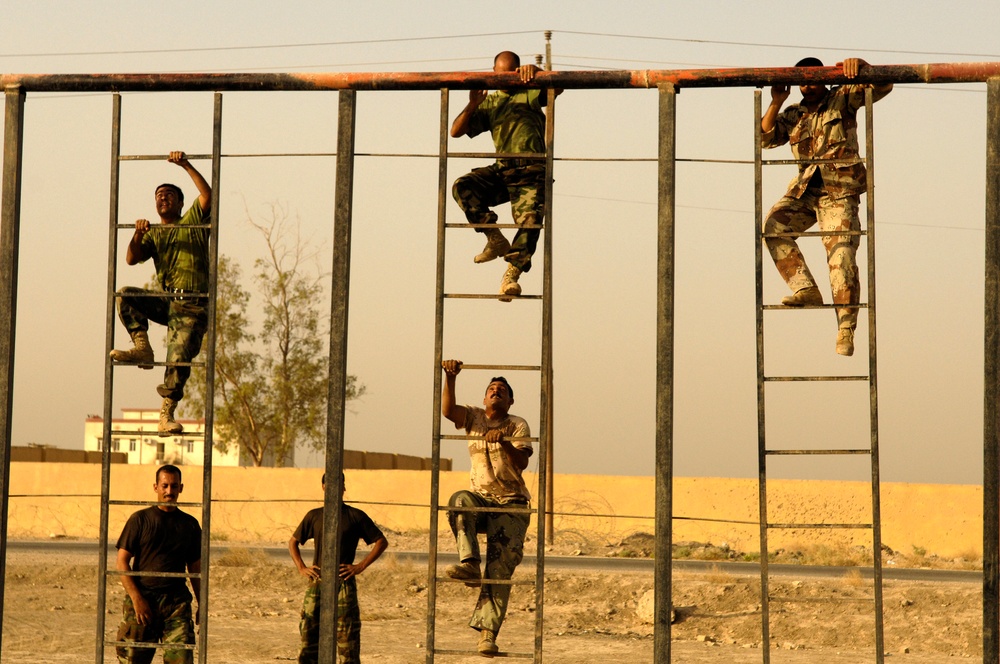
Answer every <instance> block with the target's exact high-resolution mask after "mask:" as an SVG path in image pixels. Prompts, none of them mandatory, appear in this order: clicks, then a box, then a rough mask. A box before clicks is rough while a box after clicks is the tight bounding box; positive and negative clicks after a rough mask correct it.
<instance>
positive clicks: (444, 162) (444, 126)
mask: <svg viewBox="0 0 1000 664" xmlns="http://www.w3.org/2000/svg"><path fill="white" fill-rule="evenodd" d="M447 217H448V90H447V89H443V90H441V108H440V114H439V119H438V207H437V254H436V258H437V266H436V272H435V275H436V276H435V285H434V293H435V297H434V366H433V367H431V371H432V372H433V376H434V378H433V384H434V397H433V399H432V402H433V408H434V412H433V413H431V422H432V423H433V424H432V426H433V431H432V432H431V497H430V504H431V509H430V519H431V521H430V528H429V530H428V538H429V541H428V549H427V643H426V650H427V654H426V658H427V663H428V664H433V662H434V653H435V652H436V648H435V629H434V626H435V622H436V620H437V555H438V550H437V545H438V519H439V517H438V512H439V511H440V509H441V495H440V494H441V361H442V360H443V359H444V357H443V354H444V298H445V295H444V261H445V248H446V246H447V243H446V242H445V228H446V226H447V224H445V220H446V219H447ZM468 366H470V367H471V366H479V365H468Z"/></svg>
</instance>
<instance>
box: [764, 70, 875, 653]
mask: <svg viewBox="0 0 1000 664" xmlns="http://www.w3.org/2000/svg"><path fill="white" fill-rule="evenodd" d="M872 103H873V100H872V90H871V89H870V88H869V89H867V90H866V92H865V138H866V141H865V143H866V145H865V155H864V157H861V158H860V159H858V161H859V162H860V163H864V164H865V166H866V168H867V170H868V178H867V181H868V188H867V201H866V220H865V224H864V228H863V229H862V230H861V231H852V232H845V231H835V232H824V231H810V232H804V233H794V234H791V235H794V237H805V236H820V237H822V236H825V235H833V234H836V235H850V234H853V235H859V236H862V237H864V238H866V246H867V263H868V270H867V272H868V284H867V285H868V302H867V303H861V304H859V305H855V306H856V307H857V308H858V309H867V312H868V345H867V348H868V374H867V375H859V376H847V375H836V376H777V375H766V374H765V370H764V312H765V311H772V310H789V309H790V307H785V306H782V305H774V304H764V295H763V290H764V289H763V244H764V242H763V240H764V238H765V237H780V236H783V235H779V234H775V235H770V236H769V235H766V234H765V233H764V232H763V193H762V167H763V166H764V165H775V164H799V163H803V162H804V161H806V160H794V159H793V160H767V161H764V160H763V159H762V156H761V146H760V139H761V126H760V123H761V91H760V90H755V91H754V123H755V124H754V127H755V129H754V138H755V141H754V176H755V184H756V201H755V218H756V235H755V237H756V273H757V306H756V311H757V426H758V430H757V452H758V470H759V491H760V496H759V498H760V580H761V593H760V594H761V623H762V625H761V648H762V654H763V661H764V664H769V662H770V661H771V658H770V640H771V637H770V603H771V601H776V600H778V599H779V598H776V597H772V595H771V594H770V591H769V587H768V532H769V531H771V530H779V529H792V528H794V529H800V530H801V529H870V530H871V534H872V564H873V586H874V588H873V590H874V596H873V597H872V601H873V605H874V618H875V624H874V627H875V661H876V662H879V663H880V664H881V663H882V662H883V661H884V658H885V643H884V636H883V611H882V529H881V517H880V499H879V448H878V389H877V366H878V363H877V357H876V343H875V341H876V337H875V187H874V182H875V175H874V133H873V114H872ZM839 161H843V160H839ZM810 163H811V160H810ZM805 308H806V309H834V308H845V307H844V305H832V304H831V305H826V304H824V305H822V306H813V307H805ZM813 381H822V382H828V383H830V382H838V381H858V382H867V383H868V391H869V404H870V410H869V422H870V432H871V440H870V444H869V445H868V446H867V447H860V446H858V447H853V448H848V449H815V448H814V449H794V450H793V449H781V450H776V449H769V448H768V447H767V443H766V440H765V438H766V436H765V410H766V408H765V406H766V401H765V396H766V394H765V393H766V389H765V388H766V385H767V384H768V383H775V382H813ZM806 455H808V456H813V455H863V456H868V457H869V458H870V461H871V503H872V520H871V523H775V522H771V521H770V520H769V518H768V497H767V469H768V460H769V459H770V458H771V457H774V456H806Z"/></svg>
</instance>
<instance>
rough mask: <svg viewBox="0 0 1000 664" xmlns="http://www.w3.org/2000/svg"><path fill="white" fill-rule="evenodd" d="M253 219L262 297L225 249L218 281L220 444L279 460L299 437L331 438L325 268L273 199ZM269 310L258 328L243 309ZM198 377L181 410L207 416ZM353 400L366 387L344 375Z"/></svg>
mask: <svg viewBox="0 0 1000 664" xmlns="http://www.w3.org/2000/svg"><path fill="white" fill-rule="evenodd" d="M247 218H248V221H249V224H250V226H251V227H252V228H253V229H254V230H256V231H257V232H258V233H259V234H260V237H261V238H262V239H263V241H264V257H262V258H258V259H257V260H256V261H255V262H254V275H253V283H254V285H255V286H256V293H255V294H256V296H257V297H256V298H253V297H251V294H250V293H249V292H248V291H247V290H245V289H244V288H243V287H242V285H241V282H242V279H241V276H242V275H241V270H240V266H239V265H238V264H236V263H235V262H234V261H233V260H232V259H230V258H228V257H226V256H220V258H219V264H218V279H217V286H216V332H215V427H216V431H217V433H218V440H216V441H215V446H216V448H218V449H219V450H220V451H222V452H226V451H228V448H229V446H230V445H238V446H239V449H240V454H241V455H242V456H244V457H245V458H248V459H249V460H250V461H252V462H253V464H254V465H255V466H260V465H272V464H273V465H276V466H283V465H285V463H286V461H287V460H288V459H289V458H290V457H291V454H292V452H293V451H294V449H295V447H296V446H297V445H300V444H304V445H306V446H310V447H312V448H314V449H322V448H323V446H324V445H325V443H326V411H327V408H326V402H327V390H328V384H329V376H328V361H329V356H328V354H327V351H326V343H327V338H328V337H327V336H326V334H325V330H326V329H328V326H326V325H324V323H325V322H326V320H327V316H325V315H324V314H323V313H321V311H320V309H321V303H322V302H323V300H324V298H323V285H322V284H323V279H324V275H323V273H322V271H321V270H320V269H319V267H318V260H317V255H316V252H315V251H314V250H310V249H308V248H307V247H306V245H305V243H304V242H303V241H302V238H301V236H300V235H299V223H298V221H297V220H296V221H295V222H294V223H293V222H290V221H289V218H288V210H287V208H286V207H284V206H282V205H279V204H272V205H271V208H270V211H269V213H268V214H266V215H264V218H262V219H254V218H253V217H252V216H251V215H250V214H249V212H248V214H247ZM251 305H252V306H253V310H254V311H259V312H260V313H261V314H262V315H263V320H262V321H259V322H258V325H257V327H258V329H259V332H257V333H254V331H253V330H254V327H255V326H254V323H253V321H251V320H250V318H249V317H248V315H247V311H248V309H249V307H250V306H251ZM200 378H201V379H200V380H196V379H195V377H194V376H192V380H191V381H190V383H189V385H190V390H189V393H190V394H189V395H188V396H187V397H186V398H185V400H184V401H183V402H182V403H183V404H184V410H185V413H187V414H190V415H195V416H197V417H200V416H201V415H202V414H203V413H204V404H205V381H204V376H203V375H202V376H201V377H200ZM347 386H348V393H347V398H348V399H349V400H351V399H356V398H358V397H360V396H361V395H362V394H364V391H365V388H364V386H363V385H361V384H360V383H358V381H357V377H356V376H348V382H347Z"/></svg>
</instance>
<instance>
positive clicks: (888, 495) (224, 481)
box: [9, 463, 982, 557]
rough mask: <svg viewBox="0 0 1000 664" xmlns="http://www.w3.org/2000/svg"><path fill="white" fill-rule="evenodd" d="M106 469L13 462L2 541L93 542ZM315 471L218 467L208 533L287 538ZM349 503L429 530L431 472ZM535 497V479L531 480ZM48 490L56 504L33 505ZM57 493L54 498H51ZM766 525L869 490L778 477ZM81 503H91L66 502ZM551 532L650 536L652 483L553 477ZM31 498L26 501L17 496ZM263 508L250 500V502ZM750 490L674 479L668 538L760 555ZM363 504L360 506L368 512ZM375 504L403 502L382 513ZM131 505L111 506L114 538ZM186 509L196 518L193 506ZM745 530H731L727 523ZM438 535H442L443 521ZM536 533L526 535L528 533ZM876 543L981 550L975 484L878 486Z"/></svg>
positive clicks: (129, 474)
mask: <svg viewBox="0 0 1000 664" xmlns="http://www.w3.org/2000/svg"><path fill="white" fill-rule="evenodd" d="M154 470H155V466H134V465H114V466H112V468H111V498H112V499H116V500H143V499H149V500H154V499H155V495H154V494H153V480H154V478H153V472H154ZM100 472H101V468H100V466H99V465H93V464H75V463H13V464H11V489H10V493H11V500H10V504H9V524H10V525H9V537H10V538H12V539H18V538H21V539H23V538H46V537H49V536H52V535H57V536H69V537H79V538H87V539H96V538H97V536H98V527H99V526H98V524H99V518H98V517H99V497H98V495H99V493H100V485H101V484H100V482H101V476H100ZM322 474H323V471H322V469H302V468H216V469H215V470H214V472H213V478H212V486H213V492H214V494H215V495H214V502H213V504H212V537H213V539H215V540H222V541H237V542H273V543H283V542H286V541H287V540H288V537H289V536H290V535H291V533H292V531H293V530H294V528H295V526H296V525H297V524H298V522H299V520H300V519H301V518H302V515H303V514H305V512H306V511H307V510H309V509H311V508H313V507H316V506H318V505H320V504H321V503H322V498H323V494H322V490H321V488H320V477H321V476H322ZM345 475H346V478H347V494H346V499H347V500H348V501H357V502H358V503H359V504H358V506H359V507H361V508H362V509H364V510H365V511H366V512H368V513H369V514H370V515H371V516H372V518H373V519H375V521H376V522H378V523H379V525H380V526H382V527H383V528H387V529H389V530H390V531H410V532H412V531H424V532H426V531H427V530H428V527H429V516H428V509H427V504H428V502H429V500H430V474H429V473H428V472H426V471H422V470H347V471H346V472H345ZM183 479H184V487H185V488H184V494H183V496H182V498H183V499H184V500H186V501H190V502H197V501H200V500H201V497H202V496H201V493H202V491H201V489H202V474H201V468H199V467H190V468H185V469H184V478H183ZM526 479H527V480H528V483H529V486H530V487H531V488H532V493H533V495H537V486H536V485H535V484H536V478H535V476H534V475H531V474H528V475H527V476H526ZM468 482H469V480H468V473H467V472H464V471H463V472H457V471H456V472H442V473H441V486H440V496H441V501H442V502H446V501H447V498H448V496H449V495H451V493H452V492H454V491H457V490H459V489H465V488H468ZM37 494H47V495H49V496H52V497H35V496H36V495H37ZM53 494H55V495H54V496H53ZM768 494H769V505H770V508H769V509H770V512H771V513H770V515H769V517H770V520H771V521H772V522H796V523H802V522H806V523H814V522H815V523H867V522H869V521H870V519H871V516H870V512H871V508H870V504H871V497H870V488H869V486H868V485H867V484H866V483H864V482H822V481H801V480H773V481H771V482H769V483H768ZM67 495H69V496H80V495H85V496H87V497H66V496H67ZM555 495H556V512H557V513H559V512H565V513H568V514H569V515H561V516H558V517H557V518H556V522H555V524H556V530H557V534H558V533H563V534H565V535H566V536H575V537H583V538H586V541H589V542H598V543H616V542H618V541H620V540H621V539H623V538H625V537H627V536H628V535H630V534H633V533H636V532H646V533H651V532H653V520H652V519H651V518H644V517H650V516H652V510H653V504H654V502H653V480H652V478H651V477H613V476H595V475H557V476H556V478H555ZM21 496H30V497H21ZM251 500H252V501H267V502H250V501H251ZM757 501H758V494H757V482H756V480H750V479H724V478H684V477H682V478H675V480H674V509H675V521H674V541H675V542H684V541H697V542H711V543H713V544H721V543H723V542H725V543H728V544H729V545H730V546H732V547H734V548H737V549H739V550H741V551H756V550H757V549H758V548H759V547H758V541H757V538H758V526H757ZM365 503H367V504H365ZM372 503H409V504H411V505H412V506H395V505H393V506H389V505H380V504H372ZM135 509H137V508H135V507H134V506H127V507H112V508H111V513H110V525H109V532H110V533H111V538H112V539H115V538H116V537H117V535H118V533H119V532H120V530H121V528H122V526H123V525H124V522H125V519H126V518H127V517H128V515H129V514H130V513H131V512H132V511H134V510H135ZM188 511H191V512H193V513H194V514H195V515H200V508H198V507H194V508H190V509H189V510H188ZM734 521H735V522H744V523H732V522H734ZM439 527H440V528H447V525H446V523H445V521H444V517H443V516H441V517H440V521H439ZM532 532H533V531H532ZM882 539H883V542H884V544H885V545H887V546H889V547H891V548H893V549H896V550H900V551H904V552H906V553H910V552H911V550H912V549H913V548H914V547H918V548H921V549H925V550H926V551H927V553H928V554H931V553H934V554H938V555H941V556H945V557H958V556H962V557H978V556H979V555H981V552H982V488H981V487H979V486H964V485H937V484H898V483H889V484H883V485H882ZM769 542H770V548H771V549H772V550H773V549H777V548H781V547H790V546H799V545H818V544H827V545H830V546H849V545H859V546H870V533H869V531H867V530H829V529H826V530H822V531H815V530H801V531H798V530H788V531H776V532H774V531H773V532H772V534H771V535H770V536H769Z"/></svg>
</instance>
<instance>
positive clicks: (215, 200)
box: [197, 92, 222, 664]
mask: <svg viewBox="0 0 1000 664" xmlns="http://www.w3.org/2000/svg"><path fill="white" fill-rule="evenodd" d="M212 192H213V193H212V205H211V211H210V214H211V215H212V218H211V224H210V225H211V231H210V235H209V260H208V330H206V334H205V336H206V338H207V344H206V345H205V355H206V360H205V394H206V395H207V397H208V398H207V399H205V432H204V435H205V437H204V439H203V448H204V449H203V452H204V456H203V458H202V495H201V502H202V504H201V530H202V536H201V581H200V588H199V597H198V617H197V622H198V641H199V647H198V662H199V664H208V590H209V584H208V581H209V574H208V570H209V568H210V567H211V564H210V563H211V537H210V536H209V534H210V533H211V532H212V448H213V442H212V430H213V427H214V426H215V304H216V294H217V280H218V276H219V274H218V262H219V199H220V198H222V196H221V195H220V193H221V192H222V94H220V93H218V92H217V93H215V100H214V107H213V117H212Z"/></svg>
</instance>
